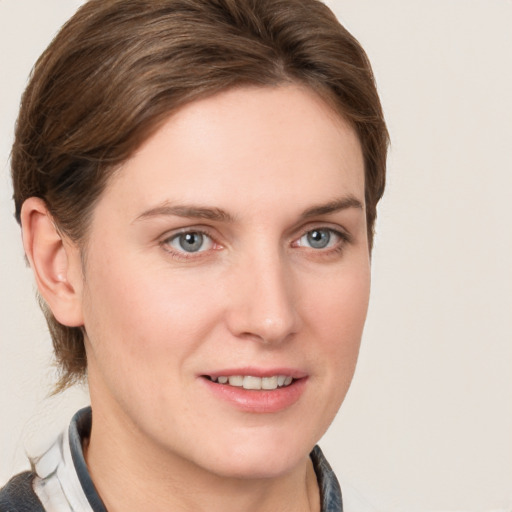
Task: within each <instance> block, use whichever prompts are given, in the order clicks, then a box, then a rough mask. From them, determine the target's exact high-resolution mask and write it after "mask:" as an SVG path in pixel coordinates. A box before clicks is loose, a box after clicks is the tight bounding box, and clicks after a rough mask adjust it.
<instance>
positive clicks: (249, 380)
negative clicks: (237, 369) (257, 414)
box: [243, 375, 261, 389]
mask: <svg viewBox="0 0 512 512" xmlns="http://www.w3.org/2000/svg"><path fill="white" fill-rule="evenodd" d="M243 386H244V389H261V379H260V378H259V377H251V376H250V375H247V376H245V377H244V384H243Z"/></svg>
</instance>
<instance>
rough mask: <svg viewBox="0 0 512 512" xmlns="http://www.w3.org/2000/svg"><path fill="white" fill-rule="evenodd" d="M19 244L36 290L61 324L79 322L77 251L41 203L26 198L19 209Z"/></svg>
mask: <svg viewBox="0 0 512 512" xmlns="http://www.w3.org/2000/svg"><path fill="white" fill-rule="evenodd" d="M21 226H22V233H23V247H24V248H25V254H26V255H27V258H28V260H29V262H30V266H31V267H32V270H33V272H34V276H35V280H36V284H37V288H38V289H39V293H40V294H41V296H42V297H43V299H44V300H45V302H46V303H47V304H48V306H49V308H50V310H51V311H52V313H53V315H54V316H55V318H56V319H57V321H58V322H60V323H61V324H63V325H66V326H68V327H78V326H81V325H83V314H82V290H83V275H82V265H81V259H80V251H79V249H78V247H77V246H76V244H74V243H73V242H71V241H70V240H69V239H68V238H67V237H65V236H64V235H62V234H61V233H60V232H59V231H58V229H57V227H56V226H55V223H54V221H53V218H52V216H51V215H50V212H49V211H48V208H47V207H46V204H45V202H44V201H43V200H42V199H39V198H37V197H30V198H29V199H27V200H26V201H25V202H24V203H23V206H22V209H21Z"/></svg>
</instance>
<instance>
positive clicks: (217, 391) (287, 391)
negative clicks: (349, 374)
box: [201, 377, 307, 413]
mask: <svg viewBox="0 0 512 512" xmlns="http://www.w3.org/2000/svg"><path fill="white" fill-rule="evenodd" d="M201 380H202V381H203V382H204V383H205V385H206V386H207V387H208V389H209V390H210V391H211V392H212V393H213V394H214V395H215V396H217V397H219V398H220V399H221V400H224V401H226V402H229V403H231V404H232V405H233V406H235V407H236V408H237V409H239V410H241V411H244V412H252V413H273V412H280V411H283V410H285V409H287V408H288V407H291V406H292V405H293V404H294V403H295V402H297V401H298V400H299V398H300V397H301V396H302V393H303V392H304V390H305V388H306V381H307V378H306V377H304V378H302V379H297V380H295V381H293V382H292V383H291V384H290V385H289V386H286V387H282V388H277V389H274V390H252V389H244V388H242V387H235V386H229V385H228V384H218V383H216V382H213V381H211V380H209V379H206V378H204V377H202V378H201Z"/></svg>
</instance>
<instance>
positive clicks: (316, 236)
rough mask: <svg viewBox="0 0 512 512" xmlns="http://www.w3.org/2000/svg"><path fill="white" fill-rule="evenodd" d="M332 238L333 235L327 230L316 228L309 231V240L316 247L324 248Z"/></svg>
mask: <svg viewBox="0 0 512 512" xmlns="http://www.w3.org/2000/svg"><path fill="white" fill-rule="evenodd" d="M330 239H331V235H330V233H329V232H328V231H326V230H319V229H315V230H314V231H311V232H310V233H308V242H309V245H311V247H313V248H315V249H323V248H324V247H326V246H327V244H328V243H329V241H330Z"/></svg>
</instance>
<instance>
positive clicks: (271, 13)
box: [11, 0, 388, 391]
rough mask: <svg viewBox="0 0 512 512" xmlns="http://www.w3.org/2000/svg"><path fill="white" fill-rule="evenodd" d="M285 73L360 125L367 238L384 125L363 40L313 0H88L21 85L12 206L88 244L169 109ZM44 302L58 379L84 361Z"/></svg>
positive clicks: (276, 80)
mask: <svg viewBox="0 0 512 512" xmlns="http://www.w3.org/2000/svg"><path fill="white" fill-rule="evenodd" d="M286 83H295V84H299V85H303V86H306V87H308V88H310V89H312V90H313V91H315V92H316V93H317V94H318V95H319V96H320V97H321V98H323V100H324V101H326V102H327V103H328V104H329V105H330V106H331V107H332V108H333V109H334V110H335V111H336V112H337V113H338V114H339V115H341V116H342V117H343V118H344V119H345V120H346V121H347V122H348V123H350V125H351V126H352V127H353V129H354V130H355V132H356V133H357V135H358V137H359V141H360V143H361V148H362V152H363V156H364V162H365V200H366V219H367V225H368V240H369V247H370V249H371V247H372V241H373V234H374V223H375V217H376V206H377V203H378V201H379V199H380V198H381V196H382V194H383V191H384V184H385V170H386V153H387V147H388V133H387V129H386V125H385V122H384V117H383V113H382V108H381V105H380V101H379V97H378V94H377V90H376V86H375V82H374V77H373V74H372V70H371V67H370V63H369V61H368V58H367V56H366V54H365V52H364V50H363V49H362V47H361V46H360V44H359V43H358V42H357V40H356V39H355V38H354V37H353V36H352V35H351V34H350V33H349V32H348V31H347V30H346V29H345V28H344V27H343V26H341V25H340V23H339V22H338V21H337V19H336V17H335V16H334V14H333V13H332V12H331V11H330V10H329V9H328V8H327V7H326V6H325V5H324V4H323V3H321V2H320V1H317V0H90V1H88V2H86V3H85V4H84V5H83V6H82V7H81V8H80V9H79V10H78V11H77V12H76V14H75V15H74V16H73V17H72V18H71V19H70V20H69V21H68V22H67V23H66V24H65V25H64V26H63V27H62V29H61V30H60V32H59V33H58V34H57V35H56V37H55V38H54V40H53V41H52V43H51V44H50V46H49V47H48V48H47V49H46V51H45V52H44V53H43V54H42V55H41V57H40V58H39V60H38V61H37V63H36V65H35V67H34V69H33V71H32V75H31V78H30V81H29V84H28V86H27V88H26V90H25V93H24V94H23V97H22V102H21V108H20V113H19V117H18V121H17V126H16V134H15V141H14V145H13V149H12V158H11V163H12V179H13V184H14V201H15V208H16V213H15V216H16V219H17V220H18V222H20V211H21V207H22V204H23V202H24V201H25V200H26V199H27V198H29V197H31V196H35V197H39V198H42V199H43V200H44V201H45V203H46V206H47V208H48V211H49V213H50V215H51V216H52V217H53V219H54V222H55V224H56V226H57V227H58V229H59V230H60V231H61V232H62V233H63V234H64V235H66V236H68V237H69V238H70V239H71V240H73V241H74V242H76V243H77V244H78V245H79V246H80V247H83V244H84V243H85V240H86V237H87V230H88V226H89V223H90V218H91V213H92V211H93V209H94V206H95V204H96V202H97V200H98V198H99V197H100V195H101V193H102V191H103V190H104V188H105V186H106V184H107V182H108V180H109V178H110V176H111V175H112V173H113V172H114V171H115V170H116V168H117V167H118V166H119V165H120V164H121V163H123V162H124V161H126V160H127V159H128V158H129V157H130V156H131V155H132V154H133V153H134V152H135V151H136V150H137V149H138V148H139V147H140V146H141V144H142V143H143V142H144V141H146V140H147V139H148V138H149V137H150V136H151V135H152V134H153V133H154V132H155V131H156V130H157V129H158V128H159V126H160V125H161V124H162V123H163V122H164V121H165V120H166V119H168V118H169V116H170V115H172V113H173V112H176V111H177V110H178V109H179V108H180V107H182V106H183V105H185V104H187V103H189V102H192V101H194V100H196V99H199V98H204V97H207V96H210V95H214V94H215V93H217V92H220V91H223V90H227V89H229V88H233V87H239V86H249V85H251V86H262V87H269V86H270V87H272V86H278V85H280V84H286ZM81 244H82V245H81ZM40 303H41V306H42V309H43V311H44V314H45V316H46V320H47V322H48V326H49V330H50V333H51V336H52V340H53V346H54V351H55V356H56V362H57V364H58V366H59V368H60V379H59V382H58V384H57V386H56V390H57V391H60V390H63V389H64V388H66V387H67V386H69V385H71V384H73V383H74V382H76V381H80V380H82V379H83V378H84V377H85V375H86V369H87V362H86V354H85V347H84V332H83V330H82V328H79V327H67V326H64V325H61V324H60V323H59V322H57V320H56V319H55V317H54V316H53V314H52V313H51V311H50V309H49V308H48V306H47V305H46V304H45V303H44V301H43V300H40Z"/></svg>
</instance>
